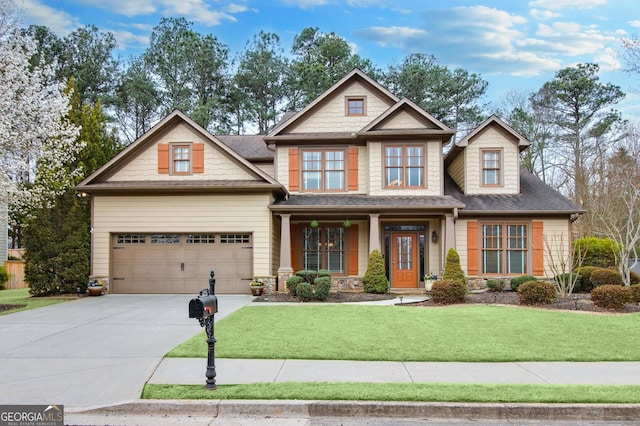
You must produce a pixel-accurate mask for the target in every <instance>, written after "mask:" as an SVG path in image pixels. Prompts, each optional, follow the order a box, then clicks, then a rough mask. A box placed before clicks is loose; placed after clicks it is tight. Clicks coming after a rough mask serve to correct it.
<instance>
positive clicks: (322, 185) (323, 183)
mask: <svg viewBox="0 0 640 426" xmlns="http://www.w3.org/2000/svg"><path fill="white" fill-rule="evenodd" d="M307 153H319V154H320V159H319V160H318V161H319V162H320V168H319V169H306V168H305V165H306V163H307V162H308V161H310V162H315V161H316V160H305V154H307ZM327 153H341V154H342V159H341V160H336V159H327ZM347 158H348V157H347V149H346V148H301V149H300V178H301V180H302V182H301V184H300V190H301V192H316V193H319V192H346V191H347V177H348V170H349V168H348V164H347ZM328 162H332V163H336V162H342V168H341V169H336V168H327V163H328ZM336 172H337V173H342V179H341V187H340V188H330V189H328V188H327V183H328V182H329V179H328V178H327V176H328V174H329V173H336ZM307 173H319V174H320V179H319V180H320V182H319V188H318V189H309V188H308V187H307V179H306V177H305V174H307Z"/></svg>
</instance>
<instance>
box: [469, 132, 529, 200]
mask: <svg viewBox="0 0 640 426" xmlns="http://www.w3.org/2000/svg"><path fill="white" fill-rule="evenodd" d="M483 149H500V150H501V152H502V175H501V180H502V185H501V186H498V187H496V186H491V187H483V186H482V185H481V184H482V158H481V155H480V153H481V151H482V150H483ZM465 156H466V158H465V166H466V177H465V185H466V188H465V193H467V194H517V193H518V192H519V190H520V185H519V182H520V158H519V153H518V146H517V145H516V144H515V143H514V142H513V141H512V140H511V139H508V138H507V137H506V136H505V134H504V133H503V132H500V131H498V130H497V129H496V127H494V126H489V127H487V128H486V129H485V130H484V131H483V132H481V133H480V134H479V135H478V136H477V137H476V138H474V139H473V140H472V141H471V142H469V145H468V146H467V148H466V149H465Z"/></svg>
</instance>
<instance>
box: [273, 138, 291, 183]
mask: <svg viewBox="0 0 640 426" xmlns="http://www.w3.org/2000/svg"><path fill="white" fill-rule="evenodd" d="M274 162H275V172H276V176H275V179H276V180H277V181H278V182H280V183H281V184H282V185H284V187H285V188H287V189H288V190H289V147H288V146H280V147H278V149H276V153H275V159H274Z"/></svg>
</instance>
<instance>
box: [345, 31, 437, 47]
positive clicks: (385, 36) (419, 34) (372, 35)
mask: <svg viewBox="0 0 640 426" xmlns="http://www.w3.org/2000/svg"><path fill="white" fill-rule="evenodd" d="M355 33H356V34H357V35H360V36H362V37H365V38H368V39H371V40H373V41H374V42H375V43H377V44H378V45H380V46H382V47H385V46H395V47H398V48H401V49H404V48H407V44H409V43H411V41H412V40H413V41H416V40H418V39H423V38H425V37H426V36H427V31H425V30H422V29H418V28H410V27H369V28H364V29H360V30H356V31H355Z"/></svg>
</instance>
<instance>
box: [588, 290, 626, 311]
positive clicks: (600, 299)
mask: <svg viewBox="0 0 640 426" xmlns="http://www.w3.org/2000/svg"><path fill="white" fill-rule="evenodd" d="M591 301H592V302H593V304H594V305H596V306H599V307H601V308H605V309H612V310H615V311H621V310H622V309H624V305H626V304H627V303H630V302H631V292H630V291H629V288H628V287H623V286H620V285H615V284H605V285H601V286H599V287H596V288H594V289H593V291H592V292H591Z"/></svg>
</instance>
